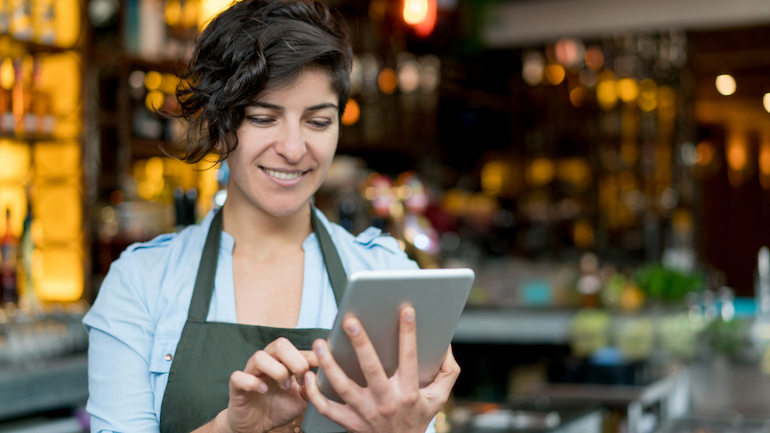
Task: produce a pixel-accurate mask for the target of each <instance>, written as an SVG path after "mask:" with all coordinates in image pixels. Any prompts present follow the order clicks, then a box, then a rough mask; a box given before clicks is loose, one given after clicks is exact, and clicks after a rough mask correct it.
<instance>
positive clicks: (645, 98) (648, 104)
mask: <svg viewBox="0 0 770 433" xmlns="http://www.w3.org/2000/svg"><path fill="white" fill-rule="evenodd" d="M637 103H638V104H639V109H641V110H642V111H646V112H650V111H652V110H654V109H655V108H656V107H657V106H658V85H657V84H655V81H653V80H651V79H649V78H647V79H645V80H642V82H641V83H639V99H638V101H637Z"/></svg>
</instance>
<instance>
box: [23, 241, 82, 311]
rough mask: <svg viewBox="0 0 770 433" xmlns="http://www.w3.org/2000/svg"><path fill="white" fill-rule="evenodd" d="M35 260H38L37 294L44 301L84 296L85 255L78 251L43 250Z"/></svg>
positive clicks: (67, 299)
mask: <svg viewBox="0 0 770 433" xmlns="http://www.w3.org/2000/svg"><path fill="white" fill-rule="evenodd" d="M35 258H36V259H38V260H37V262H38V264H37V266H36V270H37V275H35V292H36V293H37V295H38V297H39V298H40V299H41V300H42V301H47V302H71V301H77V300H78V299H80V297H81V296H82V295H83V254H82V253H81V252H80V251H79V250H78V249H76V248H68V249H59V248H55V249H54V248H50V249H41V250H40V252H39V254H37V255H36V257H35ZM33 260H34V259H33Z"/></svg>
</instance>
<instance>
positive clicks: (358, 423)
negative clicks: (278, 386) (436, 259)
mask: <svg viewBox="0 0 770 433" xmlns="http://www.w3.org/2000/svg"><path fill="white" fill-rule="evenodd" d="M343 328H344V329H345V332H346V333H347V335H348V337H349V338H350V341H351V343H352V344H353V348H354V349H355V351H356V355H357V356H358V362H359V364H360V365H361V371H362V372H363V373H364V377H366V383H367V386H366V387H361V386H359V385H358V384H357V383H355V382H354V381H353V380H352V379H350V378H349V377H348V376H347V375H346V374H345V373H344V372H343V371H342V369H341V368H340V367H339V365H337V363H336V362H335V360H334V358H333V357H332V356H331V353H330V352H329V346H328V345H327V343H326V341H323V340H316V341H315V342H314V343H313V350H314V351H315V353H316V355H317V356H318V362H319V364H320V366H321V368H322V369H323V370H324V372H325V374H326V376H327V377H328V379H329V383H330V384H331V385H332V386H333V387H334V390H335V391H336V392H337V394H338V395H339V396H340V397H341V398H342V399H343V400H344V401H345V402H346V403H345V404H341V403H337V402H335V401H332V400H329V399H328V398H326V397H325V396H324V395H323V394H321V392H320V391H319V390H318V384H317V383H316V380H315V376H314V374H313V373H312V372H308V373H306V374H305V380H304V382H305V383H304V387H305V393H306V394H307V397H308V399H309V400H310V401H311V402H312V403H313V405H314V406H315V407H316V409H318V412H319V413H321V414H322V415H324V416H325V417H327V418H329V419H330V420H332V421H334V422H336V423H337V424H339V425H341V426H342V427H344V428H346V429H347V430H348V431H349V432H355V433H364V432H367V433H370V432H371V433H375V432H378V433H379V432H382V433H386V432H387V433H392V432H399V433H411V432H415V433H424V432H425V430H426V429H427V428H428V425H429V424H430V421H431V420H432V419H433V417H434V416H435V415H436V414H437V413H438V411H439V410H441V407H442V406H443V405H444V403H446V401H447V399H448V398H449V393H450V392H451V391H452V387H453V386H454V383H455V381H456V380H457V376H458V375H459V374H460V366H459V365H458V364H457V362H456V361H455V359H454V356H453V355H452V350H451V347H450V348H449V350H447V355H446V358H445V359H444V362H443V363H442V365H441V370H440V371H439V373H438V375H437V376H436V378H435V380H434V381H433V383H431V384H430V385H428V386H426V387H425V388H422V389H421V388H420V384H419V377H418V368H417V334H416V326H415V312H414V309H413V308H412V307H405V308H403V309H402V310H401V316H400V319H399V355H398V357H399V360H398V369H397V370H396V373H395V374H394V375H393V377H391V378H388V377H387V375H386V374H385V370H384V369H383V367H382V363H381V362H380V359H379V357H378V356H377V352H375V350H374V346H373V345H372V343H371V341H370V340H369V337H368V336H367V335H366V332H365V331H364V329H363V327H362V326H361V323H360V322H359V321H358V320H357V319H355V318H352V317H350V318H346V319H345V321H344V322H343Z"/></svg>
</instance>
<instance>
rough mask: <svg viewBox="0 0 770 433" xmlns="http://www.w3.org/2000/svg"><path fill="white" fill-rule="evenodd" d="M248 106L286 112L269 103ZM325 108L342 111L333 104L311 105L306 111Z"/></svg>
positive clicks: (254, 103) (278, 106)
mask: <svg viewBox="0 0 770 433" xmlns="http://www.w3.org/2000/svg"><path fill="white" fill-rule="evenodd" d="M248 106H249V107H259V108H266V109H268V110H276V111H284V108H283V107H281V106H280V105H275V104H271V103H269V102H261V101H254V102H252V103H251V104H249V105H248ZM324 108H334V109H335V110H337V111H339V110H340V107H338V106H337V105H336V104H332V103H330V102H328V103H323V104H317V105H311V106H310V107H307V108H305V111H317V110H323V109H324Z"/></svg>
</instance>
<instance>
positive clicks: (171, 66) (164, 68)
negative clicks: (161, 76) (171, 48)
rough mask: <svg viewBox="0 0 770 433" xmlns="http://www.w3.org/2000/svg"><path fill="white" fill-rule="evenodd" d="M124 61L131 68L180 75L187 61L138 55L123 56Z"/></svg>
mask: <svg viewBox="0 0 770 433" xmlns="http://www.w3.org/2000/svg"><path fill="white" fill-rule="evenodd" d="M123 60H124V62H125V63H126V64H127V65H129V66H130V67H131V68H132V69H143V70H146V71H158V72H166V73H170V74H175V75H182V74H183V73H184V72H185V70H186V69H187V63H186V62H182V61H174V60H157V61H156V60H149V59H141V58H139V57H132V56H127V57H124V59H123Z"/></svg>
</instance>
